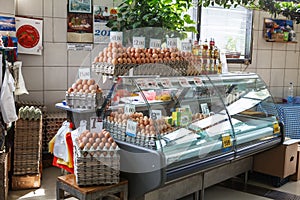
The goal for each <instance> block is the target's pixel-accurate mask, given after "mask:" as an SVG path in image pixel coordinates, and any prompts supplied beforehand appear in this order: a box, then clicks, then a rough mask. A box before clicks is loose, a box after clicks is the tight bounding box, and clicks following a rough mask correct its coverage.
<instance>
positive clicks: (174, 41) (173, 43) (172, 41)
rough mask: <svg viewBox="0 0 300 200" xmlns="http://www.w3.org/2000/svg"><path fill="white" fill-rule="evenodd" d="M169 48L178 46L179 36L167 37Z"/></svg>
mask: <svg viewBox="0 0 300 200" xmlns="http://www.w3.org/2000/svg"><path fill="white" fill-rule="evenodd" d="M167 48H177V38H167Z"/></svg>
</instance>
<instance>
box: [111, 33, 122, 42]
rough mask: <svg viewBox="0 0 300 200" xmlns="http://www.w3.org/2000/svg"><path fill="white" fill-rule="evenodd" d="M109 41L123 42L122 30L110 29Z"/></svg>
mask: <svg viewBox="0 0 300 200" xmlns="http://www.w3.org/2000/svg"><path fill="white" fill-rule="evenodd" d="M110 41H111V42H117V43H121V44H122V42H123V32H118V31H111V32H110Z"/></svg>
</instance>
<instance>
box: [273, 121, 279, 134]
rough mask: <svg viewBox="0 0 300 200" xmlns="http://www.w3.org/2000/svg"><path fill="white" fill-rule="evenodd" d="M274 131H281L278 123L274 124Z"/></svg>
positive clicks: (275, 132)
mask: <svg viewBox="0 0 300 200" xmlns="http://www.w3.org/2000/svg"><path fill="white" fill-rule="evenodd" d="M273 133H274V134H277V133H280V126H279V124H278V123H274V124H273Z"/></svg>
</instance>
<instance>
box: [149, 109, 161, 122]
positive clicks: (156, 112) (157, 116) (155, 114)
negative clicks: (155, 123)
mask: <svg viewBox="0 0 300 200" xmlns="http://www.w3.org/2000/svg"><path fill="white" fill-rule="evenodd" d="M161 117H162V114H161V110H151V115H150V118H151V119H153V120H157V119H161Z"/></svg>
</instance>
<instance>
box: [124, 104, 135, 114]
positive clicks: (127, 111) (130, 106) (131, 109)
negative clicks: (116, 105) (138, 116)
mask: <svg viewBox="0 0 300 200" xmlns="http://www.w3.org/2000/svg"><path fill="white" fill-rule="evenodd" d="M134 112H135V105H133V104H129V103H127V104H125V106H124V113H125V114H127V115H129V114H131V113H134Z"/></svg>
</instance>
